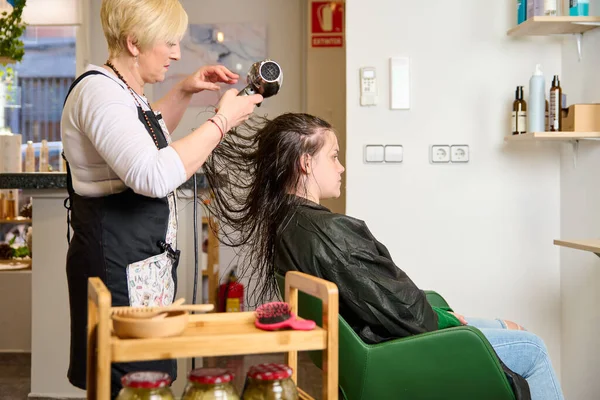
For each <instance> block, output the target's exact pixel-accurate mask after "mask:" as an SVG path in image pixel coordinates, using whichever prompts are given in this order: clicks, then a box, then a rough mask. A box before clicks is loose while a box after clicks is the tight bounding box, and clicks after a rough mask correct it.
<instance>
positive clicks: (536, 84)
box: [527, 64, 546, 133]
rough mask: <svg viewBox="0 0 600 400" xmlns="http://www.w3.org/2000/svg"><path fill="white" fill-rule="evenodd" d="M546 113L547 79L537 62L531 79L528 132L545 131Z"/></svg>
mask: <svg viewBox="0 0 600 400" xmlns="http://www.w3.org/2000/svg"><path fill="white" fill-rule="evenodd" d="M545 115H546V81H545V79H544V74H543V73H542V66H541V65H540V64H536V66H535V72H534V73H533V75H532V76H531V78H530V79H529V101H528V111H527V128H528V132H530V133H531V132H544V130H545V125H546V124H545V121H544V119H545Z"/></svg>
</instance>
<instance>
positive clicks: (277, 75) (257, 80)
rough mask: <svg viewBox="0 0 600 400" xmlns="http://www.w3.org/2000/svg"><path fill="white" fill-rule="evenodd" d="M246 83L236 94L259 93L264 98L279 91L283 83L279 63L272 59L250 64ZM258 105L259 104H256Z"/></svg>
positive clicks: (248, 94)
mask: <svg viewBox="0 0 600 400" xmlns="http://www.w3.org/2000/svg"><path fill="white" fill-rule="evenodd" d="M246 82H247V83H248V85H247V86H246V87H245V88H244V89H242V90H241V91H240V92H239V93H238V96H250V95H253V94H256V93H258V94H261V95H262V96H263V97H264V98H267V97H271V96H274V95H276V94H277V93H279V89H281V85H282V83H283V71H282V70H281V67H280V66H279V64H277V63H276V62H275V61H272V60H269V59H267V60H263V61H258V62H255V63H254V64H252V66H251V67H250V71H248V75H247V77H246ZM257 105H258V106H259V107H260V104H257Z"/></svg>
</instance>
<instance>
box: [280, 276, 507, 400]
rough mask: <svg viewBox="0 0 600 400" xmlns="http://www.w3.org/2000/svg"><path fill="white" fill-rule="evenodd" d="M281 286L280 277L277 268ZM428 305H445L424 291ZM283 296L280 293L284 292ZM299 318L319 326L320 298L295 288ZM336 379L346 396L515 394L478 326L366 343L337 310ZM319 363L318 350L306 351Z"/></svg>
mask: <svg viewBox="0 0 600 400" xmlns="http://www.w3.org/2000/svg"><path fill="white" fill-rule="evenodd" d="M276 277H277V283H278V286H279V291H280V292H281V293H282V294H283V293H284V287H285V286H284V282H285V280H284V277H283V276H281V275H279V274H277V275H276ZM425 293H426V294H427V300H428V301H429V303H430V304H431V305H432V306H437V307H448V304H447V303H446V301H445V300H444V298H443V297H442V296H440V295H439V294H438V293H436V292H433V291H426V292H425ZM283 297H284V296H283V295H282V298H283ZM298 309H299V314H300V316H301V317H302V318H305V319H311V320H314V321H315V322H316V323H317V324H318V325H319V326H321V301H320V300H319V299H316V298H314V297H312V296H310V295H307V294H305V293H299V296H298ZM339 346H340V347H339V384H340V393H341V395H342V396H343V398H344V399H345V400H388V399H389V400H403V399H407V400H455V399H456V400H458V399H460V400H466V399H485V400H514V399H515V396H514V394H513V391H512V388H511V386H510V383H509V382H508V380H507V378H506V376H505V374H504V372H503V370H502V367H501V366H500V363H499V361H498V357H497V356H496V354H495V352H494V350H493V349H492V346H491V345H490V343H489V342H488V341H487V339H486V338H485V336H483V334H482V333H481V332H480V331H479V330H477V329H476V328H473V327H469V326H461V327H456V328H449V329H444V330H440V331H436V332H428V333H424V334H420V335H415V336H410V337H406V338H402V339H396V340H391V341H388V342H385V343H380V344H375V345H371V344H366V343H364V342H363V341H362V340H361V339H360V338H359V337H358V335H357V334H356V332H354V330H353V329H352V328H351V327H350V325H348V323H346V321H345V320H344V319H343V318H342V316H341V315H340V317H339ZM310 357H311V359H312V361H313V362H314V363H315V365H317V367H319V368H321V352H310Z"/></svg>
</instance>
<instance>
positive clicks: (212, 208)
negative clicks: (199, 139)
mask: <svg viewBox="0 0 600 400" xmlns="http://www.w3.org/2000/svg"><path fill="white" fill-rule="evenodd" d="M328 131H333V128H332V127H331V125H330V124H329V123H328V122H326V121H324V120H322V119H320V118H318V117H315V116H312V115H309V114H300V113H286V114H282V115H280V116H278V117H276V118H275V119H273V120H268V119H266V118H262V117H253V118H252V119H251V120H249V121H248V122H247V123H245V124H243V125H241V126H239V127H238V128H236V129H233V130H231V131H230V132H229V133H228V134H227V136H226V137H225V140H224V141H223V142H222V143H221V144H220V145H219V146H218V147H217V148H216V149H215V150H214V151H213V153H212V154H211V156H210V157H209V158H208V159H207V161H206V163H205V164H204V172H205V174H206V177H207V179H208V183H209V184H210V186H211V188H212V189H213V198H212V199H211V201H210V204H209V205H208V206H207V208H208V211H209V213H210V214H212V216H214V217H215V218H216V219H217V220H218V221H219V222H220V225H221V227H220V230H219V231H220V232H219V233H220V240H221V242H222V243H224V244H226V245H228V246H232V247H235V248H237V250H236V253H237V254H238V256H239V257H240V260H239V261H240V264H239V265H238V273H239V274H240V275H243V276H246V277H249V278H250V279H256V280H257V283H258V285H257V290H256V292H255V293H253V294H251V296H250V297H249V298H250V299H251V300H254V301H256V302H257V303H260V302H264V301H268V300H270V299H273V298H274V297H275V296H276V295H277V293H278V289H277V282H276V281H275V265H274V249H275V238H276V235H277V230H278V229H280V228H281V227H283V226H284V224H285V221H286V220H287V219H288V218H289V217H290V216H291V215H292V213H293V210H295V208H296V207H297V206H298V204H299V203H300V201H301V200H300V199H299V198H298V197H297V196H294V195H290V194H293V193H296V191H297V188H298V187H299V185H300V183H301V178H302V174H303V170H302V167H301V165H300V164H301V160H302V156H303V155H304V154H308V155H310V156H314V155H315V154H316V153H317V152H318V151H319V150H321V148H322V147H323V145H324V144H325V139H326V135H325V134H324V133H325V132H328Z"/></svg>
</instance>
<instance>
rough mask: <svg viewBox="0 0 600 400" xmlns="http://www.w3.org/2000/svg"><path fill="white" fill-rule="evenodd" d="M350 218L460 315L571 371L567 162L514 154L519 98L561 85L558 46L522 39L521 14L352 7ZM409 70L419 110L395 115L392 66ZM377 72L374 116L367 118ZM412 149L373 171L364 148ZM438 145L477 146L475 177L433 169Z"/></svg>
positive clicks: (548, 155)
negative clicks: (513, 115) (536, 85)
mask: <svg viewBox="0 0 600 400" xmlns="http://www.w3.org/2000/svg"><path fill="white" fill-rule="evenodd" d="M346 18H347V19H346V22H347V28H348V32H347V94H348V98H347V115H348V120H347V158H346V159H347V171H348V176H347V179H348V184H347V212H348V214H350V215H353V216H357V217H358V218H361V219H364V220H365V221H366V222H367V223H368V225H369V226H370V228H371V230H372V231H373V233H374V234H375V236H376V237H377V238H378V239H380V241H382V242H383V243H384V244H386V245H387V246H388V248H389V250H390V251H391V253H392V256H393V257H394V260H395V261H396V263H397V265H398V266H399V267H400V268H402V269H403V270H405V271H406V272H407V273H408V274H409V275H410V276H411V277H412V278H413V279H414V281H415V282H416V283H417V285H419V286H420V287H422V288H428V289H435V290H437V291H439V292H441V293H442V294H443V295H444V296H445V297H446V298H447V299H448V301H449V302H450V304H451V305H452V306H453V307H454V308H455V310H456V311H457V312H459V313H463V314H465V315H468V316H485V317H502V318H507V319H511V320H514V321H517V322H519V323H521V324H523V325H524V326H526V327H527V328H528V329H529V330H531V331H533V332H535V333H537V334H539V335H540V336H541V337H542V338H543V339H544V340H545V341H546V344H547V346H548V348H549V351H550V355H551V357H552V360H553V363H554V366H555V368H556V369H557V370H560V355H561V354H560V328H561V323H560V322H561V313H560V281H559V278H560V271H559V257H558V249H556V248H555V247H554V246H553V244H552V240H553V239H555V238H556V237H557V236H558V234H559V229H560V220H559V195H560V191H559V172H560V170H559V162H560V160H559V157H558V153H557V151H556V150H554V149H553V148H551V147H550V148H547V147H544V146H541V147H537V146H528V147H527V146H523V145H506V144H504V142H503V137H504V135H506V134H507V132H508V131H509V124H508V115H509V112H510V110H511V104H512V100H513V99H514V92H515V87H516V86H517V85H524V86H527V83H528V80H529V77H530V75H531V73H532V72H533V68H534V65H535V64H536V63H541V64H542V65H543V69H544V71H545V72H546V74H547V75H548V76H550V74H553V73H557V74H560V72H561V57H560V51H561V47H560V43H559V42H556V41H555V40H552V39H550V40H548V39H523V40H513V39H510V38H508V37H507V36H506V31H507V30H508V29H509V28H510V27H511V26H512V25H513V23H514V21H516V15H515V6H514V1H481V0H457V1H451V2H450V1H444V0H434V1H430V2H417V1H401V2H400V1H396V0H371V1H369V2H366V1H358V0H348V1H347V14H346ZM394 56H407V57H410V59H411V63H412V69H411V73H412V78H411V85H412V108H411V110H410V111H392V110H390V109H389V94H388V93H389V78H388V76H389V69H388V59H389V57H394ZM362 66H375V67H376V68H377V72H378V77H379V81H378V84H379V90H380V92H379V99H380V103H379V104H378V106H377V107H372V108H367V107H364V108H363V107H360V106H359V103H358V101H359V86H358V71H359V68H360V67H362ZM378 143H379V144H392V143H395V144H401V145H403V146H404V152H405V159H404V162H403V163H402V164H401V165H366V164H364V163H363V146H364V145H365V144H378ZM432 144H468V145H469V146H470V149H471V161H470V163H469V164H466V165H431V164H430V163H429V156H428V152H429V146H430V145H432Z"/></svg>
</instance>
